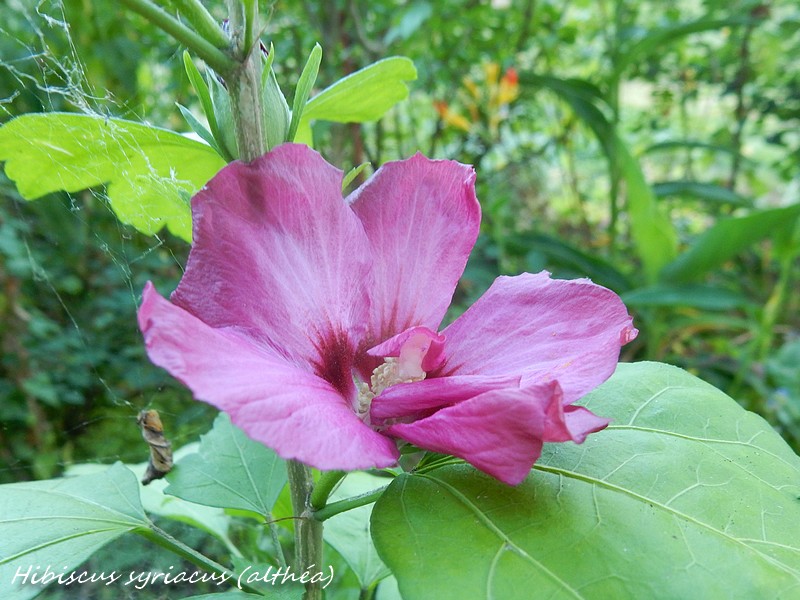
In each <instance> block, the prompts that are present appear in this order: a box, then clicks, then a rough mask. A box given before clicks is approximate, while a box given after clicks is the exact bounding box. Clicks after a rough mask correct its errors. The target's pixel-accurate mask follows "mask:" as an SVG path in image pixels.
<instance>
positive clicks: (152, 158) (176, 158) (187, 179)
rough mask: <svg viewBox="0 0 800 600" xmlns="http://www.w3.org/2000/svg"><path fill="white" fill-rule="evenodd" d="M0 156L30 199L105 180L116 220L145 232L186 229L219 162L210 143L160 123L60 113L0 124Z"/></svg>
mask: <svg viewBox="0 0 800 600" xmlns="http://www.w3.org/2000/svg"><path fill="white" fill-rule="evenodd" d="M0 161H6V164H5V170H6V174H7V175H8V177H9V178H10V179H12V180H13V181H15V182H16V184H17V188H18V189H19V193H20V194H21V195H22V196H23V197H24V198H26V199H28V200H33V199H36V198H39V197H41V196H44V195H45V194H49V193H51V192H56V191H59V190H65V191H67V192H77V191H80V190H83V189H86V188H90V187H94V186H98V185H101V184H106V185H107V186H108V188H107V191H108V198H109V201H110V203H111V207H112V208H113V209H114V212H115V213H116V215H117V217H119V219H120V221H122V222H123V223H128V224H130V225H132V226H133V227H135V228H136V229H138V230H139V231H141V232H143V233H146V234H148V235H152V234H154V233H156V232H158V231H159V230H160V229H161V228H162V227H164V226H165V225H166V226H167V227H168V228H169V230H170V231H171V232H172V233H173V234H175V235H177V236H179V237H181V238H183V239H185V240H187V241H188V240H190V239H191V235H192V219H191V213H190V210H189V205H188V203H187V202H186V200H185V199H184V197H182V194H183V195H191V194H193V193H194V192H196V191H197V190H199V189H200V188H201V187H202V186H203V185H205V183H206V182H207V181H208V180H209V179H211V177H213V176H214V174H216V172H217V171H219V170H220V169H221V168H222V167H223V166H225V161H224V160H223V159H222V157H220V156H219V154H217V153H216V152H215V151H214V150H213V149H212V148H211V147H209V146H208V145H206V144H203V143H201V142H198V141H195V140H192V139H190V138H187V137H184V136H182V135H180V134H177V133H174V132H172V131H167V130H165V129H158V128H155V127H149V126H147V125H143V124H141V123H133V122H131V121H123V120H121V119H104V118H102V117H96V116H89V115H73V114H65V113H47V114H31V115H23V116H21V117H17V118H16V119H13V120H12V121H9V122H8V123H6V124H5V125H4V126H3V127H1V128H0Z"/></svg>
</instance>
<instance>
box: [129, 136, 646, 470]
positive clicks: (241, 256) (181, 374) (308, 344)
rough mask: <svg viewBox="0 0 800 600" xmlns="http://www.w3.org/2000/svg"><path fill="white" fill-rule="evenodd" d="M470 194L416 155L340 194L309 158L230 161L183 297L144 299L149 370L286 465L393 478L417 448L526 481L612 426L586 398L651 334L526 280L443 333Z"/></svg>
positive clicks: (463, 246)
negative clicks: (559, 448) (163, 374)
mask: <svg viewBox="0 0 800 600" xmlns="http://www.w3.org/2000/svg"><path fill="white" fill-rule="evenodd" d="M474 182H475V174H474V171H473V170H472V168H471V167H468V166H466V165H462V164H459V163H456V162H453V161H445V160H428V159H427V158H425V157H423V156H422V155H420V154H417V155H416V156H414V157H412V158H410V159H408V160H404V161H399V162H393V163H387V164H385V165H384V166H382V167H381V168H380V169H378V171H377V172H376V173H375V175H374V176H373V177H372V178H371V179H370V180H369V181H368V182H367V183H365V184H364V185H363V186H362V187H361V188H359V189H358V190H357V191H355V192H354V193H353V194H351V195H350V196H348V197H347V198H345V199H342V194H341V185H342V172H341V171H339V170H338V169H336V168H334V167H333V166H331V165H329V164H328V163H327V162H325V160H324V159H323V158H322V157H321V156H320V155H319V154H317V153H316V152H314V151H313V150H311V149H309V148H307V147H305V146H301V145H293V144H286V145H283V146H280V147H278V148H276V149H274V150H273V151H272V152H270V153H269V154H267V155H265V156H263V157H261V158H259V159H257V160H255V161H254V162H252V163H250V164H244V163H240V162H235V163H232V164H230V165H228V166H227V167H225V168H224V169H223V170H222V171H220V172H219V173H218V174H217V175H216V176H215V177H214V178H213V179H212V180H211V181H210V182H209V183H208V185H207V186H206V187H205V188H204V189H203V190H201V191H200V192H199V193H198V194H197V195H196V196H195V197H194V198H193V200H192V213H193V219H194V244H193V246H192V250H191V253H190V255H189V261H188V265H187V268H186V272H185V274H184V276H183V279H182V280H181V282H180V285H179V286H178V288H177V290H176V291H175V292H174V293H173V294H172V297H171V302H169V301H167V300H165V299H164V298H162V297H161V296H160V295H159V294H158V292H156V290H155V289H154V288H153V286H152V284H150V283H148V284H147V286H146V287H145V290H144V297H143V302H142V306H141V308H140V310H139V326H140V327H141V330H142V332H143V333H144V338H145V342H146V345H147V352H148V354H149V356H150V359H151V360H152V361H153V362H154V363H155V364H157V365H159V366H161V367H164V368H165V369H166V370H167V371H169V372H170V373H171V374H172V375H173V376H175V377H177V378H178V379H179V380H181V381H182V382H183V383H184V384H185V385H187V386H188V387H189V388H190V389H191V390H192V391H193V392H194V394H195V396H196V397H197V398H198V399H199V400H203V401H205V402H208V403H210V404H212V405H214V406H216V407H217V408H219V409H221V410H223V411H225V412H227V413H228V414H230V416H231V419H232V421H233V423H235V424H236V425H237V426H239V427H240V428H242V429H243V430H244V431H245V432H246V433H247V434H248V435H249V436H250V437H251V438H253V439H255V440H258V441H260V442H262V443H264V444H265V445H267V446H269V447H271V448H273V449H274V450H275V451H276V452H277V453H278V454H279V455H281V456H282V457H284V458H287V459H297V460H300V461H302V462H304V463H306V464H309V465H311V466H314V467H317V468H319V469H323V470H327V469H342V470H356V469H365V468H370V467H389V466H393V465H395V464H396V462H397V459H398V457H399V452H398V448H397V440H405V441H407V442H411V443H413V444H415V445H417V446H419V447H420V448H425V449H427V450H432V451H436V452H442V453H447V454H452V455H455V456H459V457H461V458H463V459H465V460H467V461H468V462H470V463H471V464H473V465H474V466H476V467H477V468H479V469H481V470H483V471H485V472H486V473H489V474H490V475H492V476H494V477H496V478H497V479H499V480H501V481H504V482H506V483H509V484H517V483H519V482H520V481H522V480H523V479H524V478H525V476H526V475H527V474H528V472H529V471H530V469H531V466H532V465H533V463H534V462H535V461H536V459H537V458H538V457H539V455H540V453H541V449H542V443H543V442H562V441H567V440H573V441H575V442H578V443H580V442H582V441H583V440H584V439H585V438H586V436H587V435H588V434H589V433H592V432H594V431H598V430H600V429H602V428H604V427H605V426H606V425H607V424H608V421H607V420H606V419H602V418H599V417H597V416H595V415H594V414H592V413H591V412H589V411H588V410H587V409H585V408H582V407H579V406H575V405H574V404H573V403H574V402H575V401H576V400H577V399H578V398H580V397H581V396H583V395H584V394H585V393H587V392H588V391H589V390H591V389H593V388H594V387H596V386H597V385H599V384H600V383H602V382H603V381H605V380H606V379H607V378H608V377H609V376H610V375H611V373H612V372H613V371H614V368H615V366H616V363H617V360H618V357H619V349H620V346H621V345H622V344H625V343H626V342H628V341H630V340H631V339H633V338H634V337H635V335H636V330H635V329H634V328H633V326H632V324H631V317H630V316H628V313H627V310H626V309H625V306H624V305H623V304H622V302H621V301H620V299H619V298H618V297H617V296H616V294H614V293H613V292H611V291H609V290H607V289H605V288H603V287H600V286H597V285H595V284H593V283H591V282H590V281H588V280H585V279H584V280H575V281H558V280H552V279H550V277H549V274H548V273H539V274H536V275H531V274H528V273H526V274H523V275H519V276H517V277H499V278H498V279H497V280H496V281H495V282H494V284H493V285H492V286H491V288H489V290H488V291H487V292H486V293H485V294H484V295H483V297H481V298H480V299H479V300H478V301H477V302H476V303H475V304H474V305H473V306H472V307H471V308H470V309H469V310H467V311H466V312H465V313H464V314H463V315H461V316H460V317H459V318H458V319H456V320H455V321H454V322H453V323H452V324H451V325H449V326H448V327H446V328H445V329H444V330H443V331H441V333H437V330H438V327H439V325H440V323H441V321H442V318H443V317H444V315H445V312H446V310H447V307H448V305H449V303H450V299H451V297H452V295H453V292H454V290H455V287H456V283H457V282H458V279H459V278H460V276H461V274H462V272H463V270H464V266H465V264H466V262H467V257H468V255H469V253H470V250H471V249H472V246H473V245H474V243H475V240H476V238H477V235H478V228H479V225H480V207H479V205H478V202H477V199H476V197H475V189H474Z"/></svg>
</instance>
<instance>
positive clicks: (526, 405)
mask: <svg viewBox="0 0 800 600" xmlns="http://www.w3.org/2000/svg"><path fill="white" fill-rule="evenodd" d="M562 403H563V399H562V395H561V390H560V389H559V387H558V383H556V382H553V383H547V384H540V385H534V386H530V387H527V388H523V389H502V390H494V391H491V392H486V393H485V394H481V395H480V396H476V397H475V398H472V399H470V400H466V401H464V402H461V403H460V404H456V405H454V406H450V407H447V408H443V409H441V410H439V411H437V412H436V413H434V414H433V415H432V416H430V417H427V418H425V419H421V420H419V421H415V422H414V423H402V424H398V425H392V426H391V427H389V428H388V429H387V432H388V433H389V434H391V435H395V436H397V437H400V438H402V439H404V440H407V441H409V442H411V443H412V444H415V445H417V446H419V447H420V448H425V449H427V450H432V451H434V452H441V453H445V454H452V455H454V456H458V457H460V458H463V459H464V460H466V461H467V462H469V463H470V464H472V465H473V466H475V467H477V468H478V469H480V470H481V471H484V472H485V473H488V474H489V475H491V476H492V477H495V478H496V479H499V480H500V481H503V482H505V483H507V484H509V485H517V484H518V483H520V482H521V481H522V480H523V479H525V477H526V476H527V475H528V473H529V472H530V470H531V467H532V466H533V464H534V463H535V462H536V460H537V459H538V458H539V456H540V455H541V452H542V443H543V442H546V441H566V439H572V440H575V441H577V442H582V441H583V440H584V439H585V438H586V435H588V434H589V433H591V432H593V431H598V430H599V429H602V428H603V427H605V426H606V425H607V424H608V421H607V420H605V419H597V418H595V419H596V420H594V421H592V420H590V419H588V418H587V416H586V414H585V413H589V411H588V410H586V409H581V408H580V407H574V408H575V409H579V410H576V411H571V410H569V408H573V407H568V409H567V410H563V409H562ZM589 414H591V413H589ZM573 416H575V417H577V418H575V419H573ZM592 416H593V415H592ZM587 425H588V426H589V428H588V429H586V426H587Z"/></svg>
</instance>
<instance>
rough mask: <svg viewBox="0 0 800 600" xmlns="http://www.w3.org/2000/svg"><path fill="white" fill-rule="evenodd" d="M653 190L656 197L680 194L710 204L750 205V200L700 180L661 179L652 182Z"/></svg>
mask: <svg viewBox="0 0 800 600" xmlns="http://www.w3.org/2000/svg"><path fill="white" fill-rule="evenodd" d="M653 192H654V193H655V195H656V197H657V198H666V197H667V196H682V197H690V198H697V199H699V200H705V201H706V202H710V203H712V204H730V205H733V206H747V207H749V206H752V204H753V203H752V201H751V200H750V199H748V198H745V197H743V196H740V195H739V194H737V193H736V192H733V191H731V190H729V189H728V188H725V187H722V186H721V185H717V184H716V183H704V182H702V181H661V182H659V183H654V184H653Z"/></svg>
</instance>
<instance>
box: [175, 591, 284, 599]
mask: <svg viewBox="0 0 800 600" xmlns="http://www.w3.org/2000/svg"><path fill="white" fill-rule="evenodd" d="M267 597H268V598H275V596H267ZM257 598H261V599H262V600H263V598H264V596H262V595H261V594H248V593H247V592H240V591H238V590H231V591H227V592H220V593H219V594H200V595H199V596H187V597H186V598H184V600H256V599H257ZM286 600H289V598H287V599H286ZM298 600H299V599H298Z"/></svg>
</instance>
